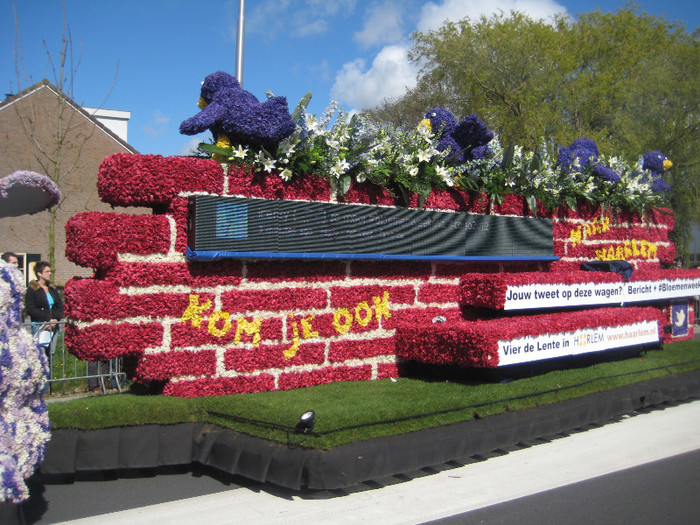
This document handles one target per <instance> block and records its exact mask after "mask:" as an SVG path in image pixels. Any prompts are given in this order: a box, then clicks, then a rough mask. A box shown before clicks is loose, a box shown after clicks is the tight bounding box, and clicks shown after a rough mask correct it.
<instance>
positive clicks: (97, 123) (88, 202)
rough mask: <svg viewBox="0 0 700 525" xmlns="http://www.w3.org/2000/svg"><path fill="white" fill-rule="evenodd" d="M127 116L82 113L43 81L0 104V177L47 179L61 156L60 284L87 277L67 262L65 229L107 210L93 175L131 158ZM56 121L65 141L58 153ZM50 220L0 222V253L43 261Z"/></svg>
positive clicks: (28, 218)
mask: <svg viewBox="0 0 700 525" xmlns="http://www.w3.org/2000/svg"><path fill="white" fill-rule="evenodd" d="M129 116H130V115H129V113H128V112H125V111H108V110H100V109H94V108H82V107H80V105H78V104H76V103H75V102H74V101H73V100H71V99H70V98H69V97H66V96H65V95H63V94H62V93H61V92H60V90H59V89H57V88H56V87H55V86H53V85H52V84H51V83H50V82H48V81H46V80H43V81H41V82H39V83H37V84H35V85H33V86H31V87H29V88H27V89H26V90H24V91H23V92H22V93H19V94H18V95H14V96H9V97H8V98H7V99H6V100H4V101H3V102H0V177H4V176H6V175H9V174H10V173H13V172H14V171H17V170H30V171H35V172H38V173H43V174H46V175H48V176H52V173H51V172H52V171H54V170H55V169H56V168H55V166H56V163H55V161H54V159H56V158H57V157H58V155H60V159H61V161H60V172H61V174H60V179H59V182H58V184H59V187H60V189H61V192H62V199H61V204H60V205H59V206H58V207H57V209H56V223H55V247H56V251H55V254H56V268H54V280H55V281H56V282H57V283H59V284H61V283H64V282H66V281H67V280H68V279H70V278H71V277H73V276H89V275H90V274H91V270H90V269H86V268H80V267H79V266H77V265H75V264H73V263H72V262H70V261H69V260H67V259H66V257H65V246H66V235H65V224H66V222H67V221H68V219H69V218H70V217H72V216H73V215H75V214H76V213H80V212H84V211H109V210H111V207H110V206H109V205H107V204H105V203H103V202H102V201H101V200H100V199H99V197H98V194H97V185H96V183H97V171H98V168H99V165H100V163H101V162H102V160H103V159H104V158H105V157H106V156H108V155H112V154H114V153H119V152H130V153H136V150H135V149H134V148H132V147H131V146H130V145H129V144H128V143H127V142H126V124H127V121H128V118H129ZM59 122H60V123H61V129H63V132H62V134H63V139H64V140H63V146H62V149H61V151H60V154H57V153H56V149H57V142H58V141H57V138H56V137H57V130H58V129H59ZM45 153H46V154H45ZM122 211H126V212H127V213H128V212H130V211H131V210H128V209H126V210H122ZM137 213H143V212H142V211H137ZM49 218H50V215H49V212H41V213H37V214H35V215H25V216H22V217H10V218H2V219H0V252H5V251H13V252H17V253H28V254H39V255H40V256H41V259H44V260H48V254H49V222H50V221H49ZM32 277H33V276H32Z"/></svg>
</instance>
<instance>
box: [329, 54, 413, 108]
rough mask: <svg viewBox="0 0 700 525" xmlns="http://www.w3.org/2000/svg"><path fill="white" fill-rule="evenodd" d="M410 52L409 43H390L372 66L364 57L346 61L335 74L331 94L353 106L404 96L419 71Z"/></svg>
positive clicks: (364, 105)
mask: <svg viewBox="0 0 700 525" xmlns="http://www.w3.org/2000/svg"><path fill="white" fill-rule="evenodd" d="M407 53H408V48H407V47H405V46H401V45H393V46H386V47H385V48H384V49H382V50H381V51H380V52H379V53H378V54H377V56H376V57H375V58H374V60H373V61H372V65H371V66H370V67H369V68H368V69H367V68H366V62H365V60H363V59H361V58H358V59H355V60H353V61H352V62H348V63H346V64H345V65H343V69H342V70H341V71H340V72H339V73H338V74H337V75H336V77H335V84H333V88H332V89H331V96H332V97H333V98H334V99H337V100H339V101H342V102H343V103H349V104H351V105H352V107H353V108H362V109H364V108H370V107H372V106H375V105H377V104H378V103H380V102H381V101H382V100H384V99H385V98H393V97H397V96H400V95H402V94H403V93H405V91H406V89H407V88H411V87H413V86H414V85H415V83H416V73H417V71H416V68H415V67H414V66H413V65H412V64H411V63H410V62H409V61H408V56H407Z"/></svg>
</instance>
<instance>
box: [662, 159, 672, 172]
mask: <svg viewBox="0 0 700 525" xmlns="http://www.w3.org/2000/svg"><path fill="white" fill-rule="evenodd" d="M672 167H673V162H671V161H670V160H668V159H666V160H665V161H664V171H666V170H670V169H671V168H672Z"/></svg>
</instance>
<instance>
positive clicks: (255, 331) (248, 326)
mask: <svg viewBox="0 0 700 525" xmlns="http://www.w3.org/2000/svg"><path fill="white" fill-rule="evenodd" d="M261 325H262V318H261V319H256V320H255V321H253V322H252V323H251V322H249V321H248V320H247V319H244V318H242V317H240V318H238V322H237V323H236V336H235V337H234V339H233V342H234V343H236V344H239V343H240V342H241V335H242V334H243V333H245V334H246V335H252V336H253V346H258V344H259V343H260V326H261Z"/></svg>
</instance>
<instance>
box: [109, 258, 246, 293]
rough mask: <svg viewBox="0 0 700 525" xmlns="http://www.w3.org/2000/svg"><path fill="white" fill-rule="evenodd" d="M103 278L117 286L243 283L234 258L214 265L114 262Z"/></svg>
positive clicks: (194, 285)
mask: <svg viewBox="0 0 700 525" xmlns="http://www.w3.org/2000/svg"><path fill="white" fill-rule="evenodd" d="M104 277H105V279H107V280H109V281H112V282H113V283H114V284H116V285H117V286H153V285H164V286H176V285H186V286H192V287H200V286H202V287H205V286H217V285H224V284H225V285H229V286H232V287H233V286H238V285H239V284H240V283H241V281H242V280H243V263H242V262H241V261H239V260H235V259H225V260H221V261H216V264H212V263H204V262H193V261H189V262H187V263H130V264H127V263H117V264H115V265H113V266H112V267H111V268H109V269H107V271H106V272H105V273H104Z"/></svg>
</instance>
